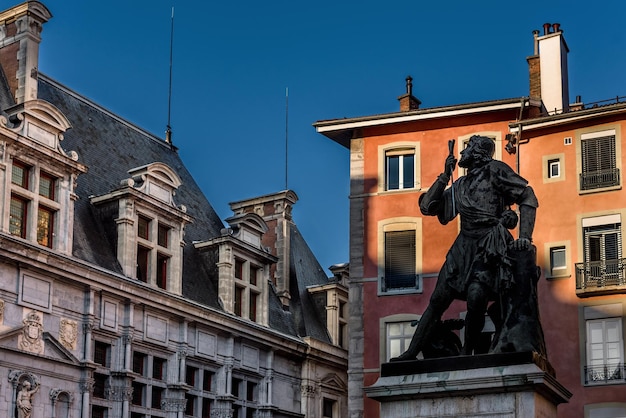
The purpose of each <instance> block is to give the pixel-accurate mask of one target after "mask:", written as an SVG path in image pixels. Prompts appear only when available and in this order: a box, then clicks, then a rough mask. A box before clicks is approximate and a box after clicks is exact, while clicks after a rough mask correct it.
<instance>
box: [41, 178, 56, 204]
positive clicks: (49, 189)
mask: <svg viewBox="0 0 626 418" xmlns="http://www.w3.org/2000/svg"><path fill="white" fill-rule="evenodd" d="M55 187H56V179H55V178H54V177H52V176H51V175H50V174H48V173H44V172H43V171H42V172H41V174H40V175H39V196H43V197H45V198H48V199H50V200H54V195H55V193H54V189H55Z"/></svg>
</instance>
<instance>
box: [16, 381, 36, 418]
mask: <svg viewBox="0 0 626 418" xmlns="http://www.w3.org/2000/svg"><path fill="white" fill-rule="evenodd" d="M30 387H31V386H30V382H29V381H28V380H26V381H24V383H22V389H21V390H20V391H19V392H18V393H17V402H16V403H17V416H18V418H31V413H32V411H33V406H32V404H31V399H32V397H33V395H34V394H35V393H36V392H37V391H38V390H39V385H37V386H36V387H35V389H33V390H31V389H30Z"/></svg>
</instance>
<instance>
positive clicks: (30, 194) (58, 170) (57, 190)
mask: <svg viewBox="0 0 626 418" xmlns="http://www.w3.org/2000/svg"><path fill="white" fill-rule="evenodd" d="M5 111H6V113H7V114H8V119H10V120H12V121H14V122H18V121H19V122H18V123H17V124H16V125H14V126H13V127H10V126H8V125H7V124H6V121H5V122H4V125H5V127H6V129H9V130H10V131H12V132H13V133H14V134H15V135H17V136H14V135H8V136H4V138H5V139H4V140H3V142H2V143H1V144H0V149H2V150H3V152H2V153H0V160H1V162H2V164H3V165H5V166H6V175H7V177H9V176H10V177H9V178H8V179H7V181H6V183H4V184H3V185H0V188H2V193H0V197H1V202H2V203H1V204H2V211H0V212H2V213H3V214H4V216H3V217H0V231H2V232H3V233H6V234H10V235H13V236H15V237H19V238H22V239H24V240H26V241H28V242H29V243H31V244H33V245H40V246H43V247H48V248H51V249H53V250H54V251H57V252H60V253H64V254H67V255H69V254H71V253H72V246H73V229H74V201H75V200H76V198H77V196H76V195H75V193H74V188H75V187H76V179H77V176H78V175H80V174H81V173H84V172H86V171H87V168H86V167H85V166H84V165H83V164H81V163H79V162H78V154H76V152H74V151H70V152H69V153H68V152H65V151H64V150H63V149H62V148H61V141H62V140H63V134H64V132H65V131H66V130H67V129H68V128H69V127H70V124H69V121H68V120H67V118H65V116H64V115H63V114H62V113H61V112H60V111H59V109H57V108H56V107H54V106H53V105H51V104H50V103H48V102H45V101H43V100H28V101H25V102H23V103H20V104H17V105H15V106H13V107H11V108H8V109H5ZM14 138H19V139H14Z"/></svg>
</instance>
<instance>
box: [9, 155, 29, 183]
mask: <svg viewBox="0 0 626 418" xmlns="http://www.w3.org/2000/svg"><path fill="white" fill-rule="evenodd" d="M29 173H30V167H28V166H27V165H25V164H24V163H22V162H20V161H17V160H15V161H13V168H12V170H11V183H13V184H15V185H16V186H20V187H21V188H23V189H28V176H29Z"/></svg>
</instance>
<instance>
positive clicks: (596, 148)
mask: <svg viewBox="0 0 626 418" xmlns="http://www.w3.org/2000/svg"><path fill="white" fill-rule="evenodd" d="M581 151H582V155H581V157H582V158H581V163H582V173H581V188H582V189H583V190H588V189H595V188H600V187H608V186H614V185H617V184H619V172H618V169H617V162H616V154H615V135H608V136H601V137H597V138H589V139H584V140H582V141H581Z"/></svg>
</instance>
